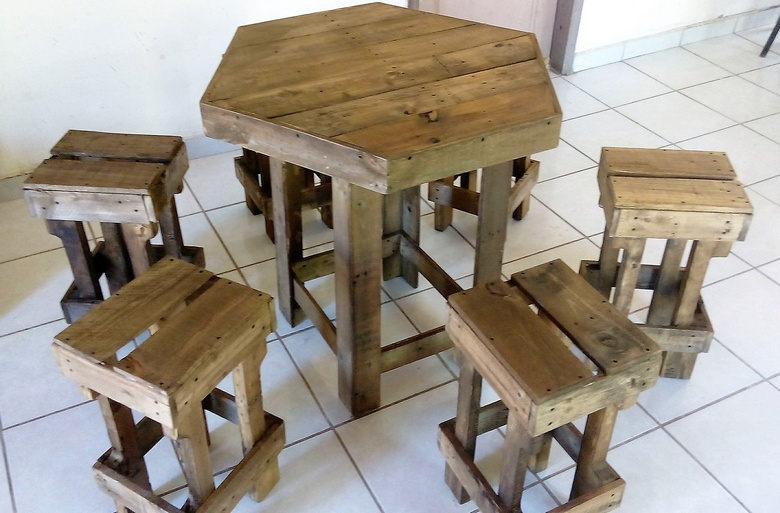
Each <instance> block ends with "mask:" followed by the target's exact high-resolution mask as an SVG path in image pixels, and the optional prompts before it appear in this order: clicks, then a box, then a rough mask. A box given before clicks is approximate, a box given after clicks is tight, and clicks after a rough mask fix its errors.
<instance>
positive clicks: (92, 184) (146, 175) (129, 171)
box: [24, 157, 167, 194]
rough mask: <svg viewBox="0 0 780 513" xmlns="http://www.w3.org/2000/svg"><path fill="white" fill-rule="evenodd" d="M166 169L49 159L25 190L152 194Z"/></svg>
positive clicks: (155, 165) (37, 171)
mask: <svg viewBox="0 0 780 513" xmlns="http://www.w3.org/2000/svg"><path fill="white" fill-rule="evenodd" d="M166 169H167V166H165V165H164V164H156V163H148V162H129V161H113V160H71V159H65V158H57V157H52V158H50V159H46V160H44V161H43V163H41V165H40V166H38V167H37V168H36V169H35V171H33V173H32V175H30V178H28V179H27V181H26V182H25V185H24V188H25V190H29V189H32V190H47V191H71V192H81V193H85V192H94V193H103V194H153V191H154V188H155V187H159V185H160V184H161V183H162V175H163V173H165V171H166Z"/></svg>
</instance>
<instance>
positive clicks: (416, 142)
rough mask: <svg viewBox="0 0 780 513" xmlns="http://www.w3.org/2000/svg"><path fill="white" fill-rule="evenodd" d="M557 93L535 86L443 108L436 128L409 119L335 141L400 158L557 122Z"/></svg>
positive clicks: (414, 118) (388, 156) (343, 135)
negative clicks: (546, 121)
mask: <svg viewBox="0 0 780 513" xmlns="http://www.w3.org/2000/svg"><path fill="white" fill-rule="evenodd" d="M552 94H553V93H552V92H551V91H550V89H549V87H548V86H547V84H539V85H532V86H529V87H525V88H522V89H515V90H511V91H507V92H505V93H502V94H496V95H493V96H488V97H484V98H479V99H476V100H473V101H465V102H460V103H458V104H455V105H452V106H450V107H444V108H441V109H438V110H437V112H438V118H437V121H436V122H435V123H431V122H429V121H428V120H427V118H425V117H421V116H406V117H404V118H400V119H397V120H395V121H391V122H387V123H382V124H379V125H373V126H369V127H366V128H363V129H358V130H354V131H352V132H347V133H344V134H341V135H338V136H336V137H334V139H335V140H338V141H342V142H345V143H349V144H353V145H355V146H359V147H362V148H366V149H367V150H368V151H371V152H372V153H376V154H378V155H382V156H385V157H387V158H389V159H395V158H399V157H401V156H406V155H409V154H414V153H417V152H420V151H423V150H424V149H426V148H428V147H430V146H431V145H440V146H449V145H452V144H456V143H458V142H461V141H463V140H469V139H471V138H474V137H477V136H480V137H481V136H482V135H483V134H485V133H492V132H498V131H501V130H505V129H507V130H508V129H511V128H513V127H516V126H518V125H523V124H526V123H532V122H534V121H536V120H538V119H547V118H554V117H556V115H557V114H558V113H557V112H556V111H555V109H554V105H553V96H552ZM499 113H500V115H499ZM518 156H519V155H518ZM507 160H512V159H507Z"/></svg>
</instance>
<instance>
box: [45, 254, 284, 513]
mask: <svg viewBox="0 0 780 513" xmlns="http://www.w3.org/2000/svg"><path fill="white" fill-rule="evenodd" d="M117 319H119V320H120V321H121V322H120V323H119V324H120V328H121V329H113V330H112V326H111V323H112V322H115V321H116V320H117ZM275 327H276V326H275V317H274V307H273V298H271V297H270V296H268V295H267V294H264V293H262V292H259V291H257V290H254V289H252V288H250V287H247V286H244V285H240V284H238V283H235V282H232V281H230V280H227V279H224V278H218V277H216V276H214V275H213V274H212V273H210V272H208V271H205V270H203V269H201V268H199V267H197V266H196V265H193V264H190V263H187V262H184V261H182V260H179V259H176V258H167V259H164V260H163V261H161V262H158V263H157V264H155V265H154V266H152V267H151V268H150V269H149V270H148V271H147V272H146V273H144V274H143V275H141V276H140V277H139V278H137V279H136V280H134V281H132V282H130V283H129V284H127V285H126V286H124V287H123V288H122V289H121V290H119V291H118V292H116V293H114V294H113V295H112V296H111V297H109V298H108V299H107V300H105V301H104V302H103V303H101V304H100V305H98V306H97V307H95V308H94V309H92V310H91V311H90V312H88V313H87V314H86V315H85V316H84V317H82V318H81V319H79V320H78V321H77V322H75V323H74V324H73V325H71V326H70V327H68V328H67V329H66V330H64V331H63V332H62V333H60V334H58V335H57V336H56V337H55V341H54V354H55V358H56V359H57V363H58V365H59V367H60V370H61V371H62V372H63V373H64V374H65V375H66V376H68V377H70V378H72V379H73V380H74V381H75V382H76V383H77V384H78V385H79V386H80V387H81V388H82V389H84V390H87V391H89V393H90V394H92V395H97V396H98V397H97V398H98V401H99V402H100V404H101V411H102V412H103V417H104V420H105V422H106V425H107V427H108V432H109V440H110V442H111V445H112V448H111V449H110V450H109V451H108V452H107V453H106V454H105V455H104V456H103V457H102V458H101V459H100V460H99V461H98V463H97V464H96V465H95V466H94V472H95V477H96V479H97V481H98V484H99V486H100V488H101V489H103V490H104V491H105V492H107V493H108V494H109V495H111V496H112V497H113V498H114V499H115V502H116V504H117V511H122V512H124V511H128V510H131V511H137V512H143V513H163V512H164V513H173V512H189V513H193V512H195V513H205V512H207V511H208V512H211V511H214V512H216V511H229V510H231V509H232V508H233V507H234V506H235V505H236V504H237V503H238V501H239V500H240V499H241V497H242V496H243V495H245V494H247V493H249V494H251V496H252V498H254V499H255V500H261V499H263V498H264V497H265V496H266V495H267V494H268V493H269V491H270V490H271V488H272V487H273V486H274V485H275V484H276V483H277V482H278V480H279V466H278V459H277V457H278V454H279V452H280V451H281V449H282V447H283V446H284V437H285V435H284V424H283V422H282V421H281V419H278V418H276V417H274V416H272V415H270V414H268V413H266V412H264V410H263V400H262V387H261V385H260V364H261V362H262V360H263V358H264V357H265V355H266V352H267V349H266V338H267V336H268V335H269V334H270V333H271V332H272V331H273V330H274V329H275ZM93 328H94V329H93ZM147 329H148V330H149V331H150V332H151V333H152V334H151V336H150V337H148V338H147V339H146V340H144V341H143V342H142V343H140V345H138V344H135V343H134V341H133V339H134V338H135V335H136V334H137V333H139V332H141V331H143V330H147ZM109 335H110V336H109ZM121 336H124V337H127V338H125V339H124V340H123V341H122V340H121V338H120V337H121ZM130 343H133V347H132V348H131V349H130V350H129V352H128V354H127V355H126V356H124V357H123V358H122V359H118V358H117V357H116V356H115V352H116V349H117V347H118V346H121V347H123V346H126V345H128V344H130ZM101 344H104V345H105V346H106V347H101ZM84 351H88V354H87V353H85V352H84ZM231 372H232V374H233V382H234V389H235V395H230V394H227V393H224V392H222V391H220V390H218V389H216V387H217V385H218V384H219V383H220V382H221V381H222V380H223V379H224V378H225V377H226V376H227V375H228V374H230V373H231ZM204 408H205V409H209V410H210V411H212V412H214V413H216V414H218V415H220V416H223V417H224V418H225V419H227V420H229V421H232V422H235V423H236V424H238V428H239V433H240V437H241V445H242V448H243V451H244V458H243V459H242V460H241V461H240V462H239V464H238V465H237V466H236V467H235V468H234V469H233V470H232V471H231V472H230V473H229V474H228V475H227V478H226V479H225V480H224V481H223V482H222V484H221V485H220V486H219V487H215V484H214V469H213V468H212V465H211V457H210V454H209V443H210V441H209V434H208V427H207V425H206V419H205V415H204ZM131 409H133V410H137V411H139V412H140V413H142V414H143V415H144V417H143V418H142V420H141V421H140V422H139V423H138V424H135V423H134V421H133V417H132V413H131ZM163 436H165V437H167V438H168V439H170V440H171V441H172V443H173V447H174V451H175V452H176V456H177V458H178V460H179V463H180V465H181V468H182V472H183V474H184V477H185V479H186V481H187V489H186V490H187V492H188V498H187V501H186V502H185V504H184V506H182V507H181V508H175V507H173V506H171V505H170V504H168V503H167V502H166V501H165V500H163V499H162V498H161V497H159V496H157V495H156V494H155V493H154V492H153V490H152V487H151V485H150V482H149V478H148V473H147V470H146V464H145V461H144V456H145V455H146V454H147V453H148V452H149V451H150V450H151V448H152V447H153V446H154V445H156V444H157V443H158V442H159V441H160V440H161V438H162V437H163Z"/></svg>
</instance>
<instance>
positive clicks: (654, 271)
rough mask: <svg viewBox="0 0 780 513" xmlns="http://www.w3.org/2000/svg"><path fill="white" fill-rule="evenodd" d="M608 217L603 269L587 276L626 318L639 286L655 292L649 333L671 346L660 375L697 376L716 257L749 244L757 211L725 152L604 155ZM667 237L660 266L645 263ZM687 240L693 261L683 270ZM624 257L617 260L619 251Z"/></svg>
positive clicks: (588, 266)
mask: <svg viewBox="0 0 780 513" xmlns="http://www.w3.org/2000/svg"><path fill="white" fill-rule="evenodd" d="M598 180H599V189H600V190H601V205H602V207H603V208H604V216H605V217H606V221H607V222H606V229H605V230H604V241H603V244H602V246H601V255H600V257H599V261H598V262H593V261H583V262H582V265H581V268H580V273H581V274H583V275H584V276H586V277H587V279H588V281H589V282H590V283H591V284H593V285H594V286H595V287H596V288H597V289H599V290H600V291H601V292H602V293H603V294H604V295H605V296H606V297H610V293H611V291H612V288H613V287H614V289H615V292H614V296H613V298H612V302H613V303H614V304H615V306H616V307H617V308H618V310H620V311H621V312H624V313H626V314H628V312H629V310H630V307H631V301H632V299H633V296H634V290H635V289H648V290H652V291H654V292H653V298H652V302H651V304H650V310H649V312H648V315H647V322H646V324H645V325H643V326H642V329H643V330H644V331H645V333H647V334H648V335H650V337H651V338H653V339H654V340H655V341H656V342H658V344H659V345H660V346H661V348H662V349H664V351H665V354H664V363H663V366H662V368H661V375H662V376H665V377H673V378H686V379H687V378H690V376H691V373H692V372H693V366H694V364H695V362H696V356H697V354H698V353H700V352H706V351H707V350H708V349H709V346H710V341H711V340H712V335H713V330H712V325H711V324H710V321H709V318H708V317H707V312H706V310H705V308H704V302H703V301H702V300H701V297H700V293H701V286H702V283H703V281H704V275H705V273H706V272H707V267H708V265H709V261H710V258H711V257H716V256H721V257H725V256H728V254H729V251H730V249H731V244H732V242H733V241H735V240H744V239H745V235H746V234H747V229H748V225H749V224H750V219H751V217H752V215H753V207H752V205H751V204H750V200H749V199H748V197H747V195H746V194H745V191H744V189H743V188H742V185H741V184H740V183H739V182H738V181H737V176H736V173H735V172H734V168H733V167H732V166H731V163H730V162H729V160H728V157H727V156H726V154H725V153H719V152H710V151H682V150H657V149H631V148H604V149H603V150H602V152H601V163H600V165H599V173H598ZM650 238H657V239H666V241H667V242H666V249H665V251H664V256H663V260H662V262H661V265H660V266H658V265H647V264H642V255H643V252H644V248H645V242H646V241H647V239H650ZM688 241H692V243H691V245H690V251H689V256H688V260H687V263H686V264H685V265H683V266H681V262H682V258H683V255H684V253H685V250H686V247H687V246H688ZM621 249H622V250H623V254H622V257H621V258H620V259H619V252H620V250H621Z"/></svg>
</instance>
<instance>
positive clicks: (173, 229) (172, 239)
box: [160, 196, 184, 258]
mask: <svg viewBox="0 0 780 513" xmlns="http://www.w3.org/2000/svg"><path fill="white" fill-rule="evenodd" d="M160 232H161V234H162V241H163V248H164V249H165V254H166V255H168V256H172V257H173V258H181V257H182V252H183V250H184V240H183V239H182V236H181V226H180V225H179V213H178V211H177V210H176V197H175V196H171V197H170V199H169V200H168V203H166V204H165V207H163V211H162V214H161V215H160Z"/></svg>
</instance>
